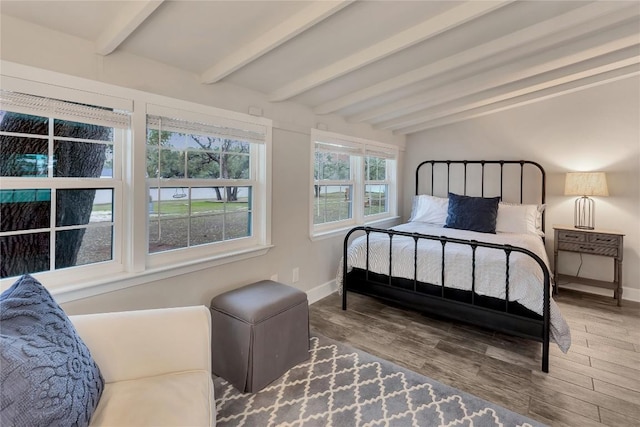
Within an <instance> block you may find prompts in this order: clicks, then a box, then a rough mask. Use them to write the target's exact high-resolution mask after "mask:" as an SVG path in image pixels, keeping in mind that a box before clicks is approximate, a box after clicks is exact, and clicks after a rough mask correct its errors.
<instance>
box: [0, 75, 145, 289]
mask: <svg viewBox="0 0 640 427" xmlns="http://www.w3.org/2000/svg"><path fill="white" fill-rule="evenodd" d="M2 89H3V90H7V91H10V92H14V93H24V94H27V95H33V96H36V97H41V98H45V99H62V100H64V101H70V102H78V103H83V104H88V105H92V106H97V107H106V108H114V109H118V110H125V111H129V112H130V111H131V109H132V103H128V102H122V100H120V99H117V98H113V97H110V96H108V95H101V96H96V97H93V96H92V95H93V94H91V93H87V92H81V91H77V90H68V89H66V88H61V87H56V86H50V85H46V84H39V83H34V84H30V83H29V82H26V81H24V80H21V79H16V78H12V77H5V76H3V78H2ZM0 109H3V110H4V109H6V110H9V111H15V112H21V113H25V114H31V115H37V116H41V117H48V118H49V132H48V134H47V136H46V137H45V136H44V135H42V136H43V137H44V138H43V139H47V140H48V144H49V149H51V146H52V144H53V143H54V142H53V141H54V140H58V139H61V140H65V139H66V138H57V137H55V136H54V135H53V121H54V119H61V120H69V121H84V120H82V119H79V118H78V117H77V116H74V115H70V114H68V113H67V114H65V111H64V108H61V109H57V108H52V110H58V111H56V112H55V113H53V114H50V113H47V109H46V108H44V109H43V111H42V112H38V111H37V107H36V108H34V109H33V110H32V109H30V108H28V107H24V108H21V107H20V106H17V107H16V106H14V105H11V104H10V103H9V104H8V105H7V106H6V107H4V106H0ZM129 135H130V126H129V127H128V128H126V129H119V128H114V138H113V143H112V144H111V145H112V147H113V175H112V177H111V178H67V177H54V176H53V167H52V164H51V160H52V159H49V165H48V168H47V176H46V177H45V176H42V177H2V179H1V183H0V189H15V190H27V189H37V190H50V191H51V198H50V217H49V218H50V220H49V226H48V227H46V228H39V229H32V230H24V233H39V232H48V233H56V232H57V231H63V230H65V229H72V228H78V227H75V226H71V227H58V226H56V224H55V223H56V203H55V200H56V197H55V194H56V192H57V191H59V190H65V189H94V188H95V189H111V190H113V205H112V214H113V217H112V221H110V222H105V223H96V224H95V225H91V224H87V225H86V227H92V226H105V225H111V226H112V227H113V238H112V242H111V245H112V259H111V260H108V261H102V262H96V263H91V264H85V265H79V266H73V267H66V268H60V269H55V238H52V239H50V242H51V244H50V262H49V264H50V270H46V271H42V272H34V273H33V275H34V276H35V275H37V276H43V277H48V278H50V279H51V280H52V281H54V282H57V281H61V280H63V279H64V278H68V276H69V271H73V277H74V278H75V279H78V280H88V279H91V278H92V277H95V276H97V275H104V274H105V273H106V274H114V273H119V272H122V271H124V266H123V262H122V246H123V245H122V241H123V233H122V227H123V218H122V216H123V215H122V212H123V210H122V205H123V203H122V197H123V188H124V186H123V180H122V173H121V171H122V153H123V151H124V146H125V143H126V140H127V139H128V138H129ZM25 136H28V137H32V136H29V135H25ZM3 234H14V233H3ZM19 234H22V232H20V233H19ZM14 280H15V278H5V279H2V280H1V282H0V284H2V285H4V284H5V282H10V281H11V282H12V281H14ZM3 288H4V286H3Z"/></svg>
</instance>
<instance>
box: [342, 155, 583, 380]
mask: <svg viewBox="0 0 640 427" xmlns="http://www.w3.org/2000/svg"><path fill="white" fill-rule="evenodd" d="M415 176H416V179H415V196H414V202H413V208H412V214H411V218H410V220H409V222H408V223H406V224H402V225H399V226H396V227H392V228H391V229H380V228H374V227H364V226H361V227H355V228H353V229H351V230H350V231H349V232H348V233H347V235H346V236H345V239H344V253H343V258H342V261H341V265H340V268H339V270H338V277H337V282H338V285H339V289H340V291H341V293H342V308H343V310H346V309H347V301H348V292H357V293H360V294H364V295H369V296H373V297H377V298H379V299H382V300H387V301H392V302H395V303H399V304H400V305H402V306H405V307H408V308H411V309H415V310H418V311H421V312H424V313H426V314H433V315H439V316H443V317H446V318H449V319H453V320H459V321H462V322H467V323H471V324H475V325H478V326H482V327H485V328H489V329H491V330H494V331H498V332H502V333H506V334H510V335H515V336H519V337H523V338H527V339H532V340H536V341H539V342H541V343H542V371H544V372H548V371H549V342H550V340H553V341H554V342H556V343H557V344H558V346H559V347H560V349H561V350H562V351H564V352H566V351H567V350H568V348H569V346H570V345H571V334H570V331H569V327H568V325H567V323H566V321H565V320H564V318H563V317H562V314H561V313H560V311H559V309H558V307H557V305H556V304H555V301H553V299H552V297H551V295H552V288H551V285H552V277H551V273H550V268H549V264H548V258H547V255H546V251H545V246H544V206H545V205H544V203H545V172H544V169H543V168H542V166H540V165H539V164H537V163H535V162H531V161H526V160H517V161H514V160H459V161H454V160H446V161H440V160H428V161H425V162H422V163H420V164H419V165H418V167H417V168H416V175H415ZM445 224H446V226H445ZM492 227H493V228H492Z"/></svg>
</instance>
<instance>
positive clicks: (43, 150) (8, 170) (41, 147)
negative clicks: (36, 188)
mask: <svg viewBox="0 0 640 427" xmlns="http://www.w3.org/2000/svg"><path fill="white" fill-rule="evenodd" d="M48 153H49V143H48V142H47V140H46V139H36V138H22V137H17V136H6V135H2V136H0V175H2V176H21V177H36V176H44V177H46V176H47V162H48V160H49V157H48Z"/></svg>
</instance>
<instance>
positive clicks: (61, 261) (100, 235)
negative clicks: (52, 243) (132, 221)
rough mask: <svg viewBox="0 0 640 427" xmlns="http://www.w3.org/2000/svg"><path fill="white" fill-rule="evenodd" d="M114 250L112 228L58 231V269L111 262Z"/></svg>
mask: <svg viewBox="0 0 640 427" xmlns="http://www.w3.org/2000/svg"><path fill="white" fill-rule="evenodd" d="M78 242H80V244H79V245H78V244H77V243H78ZM71 248H74V249H73V250H72V249H71ZM112 248H113V227H112V226H104V227H87V228H79V229H74V230H64V231H57V232H56V268H66V267H73V266H77V265H86V264H93V263H96V262H103V261H110V260H111V259H112Z"/></svg>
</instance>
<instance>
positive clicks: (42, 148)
mask: <svg viewBox="0 0 640 427" xmlns="http://www.w3.org/2000/svg"><path fill="white" fill-rule="evenodd" d="M0 96H1V101H2V110H0V176H1V177H2V189H0V216H1V217H2V225H1V227H0V249H1V251H0V252H1V254H0V256H1V258H2V264H1V267H0V277H1V278H4V277H11V276H17V275H21V274H25V273H37V272H46V271H54V270H60V269H64V268H69V267H76V266H82V265H91V264H96V263H105V262H110V263H111V264H118V263H119V251H117V248H118V246H117V244H116V242H115V239H116V238H115V237H114V236H116V235H117V234H118V230H116V223H117V216H119V215H120V213H119V212H120V211H119V207H118V206H117V203H116V202H115V201H116V200H118V199H119V198H120V197H121V194H120V193H121V191H122V181H121V176H120V173H119V167H120V164H119V161H118V158H119V155H120V154H121V150H122V145H123V141H124V139H125V138H126V135H127V131H128V130H129V122H130V120H129V112H127V111H117V110H114V109H113V108H109V107H102V106H96V105H87V104H83V103H74V102H67V101H61V100H57V99H52V98H47V97H41V96H34V95H29V94H25V93H19V92H12V91H8V90H1V91H0ZM114 166H115V167H114Z"/></svg>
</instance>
